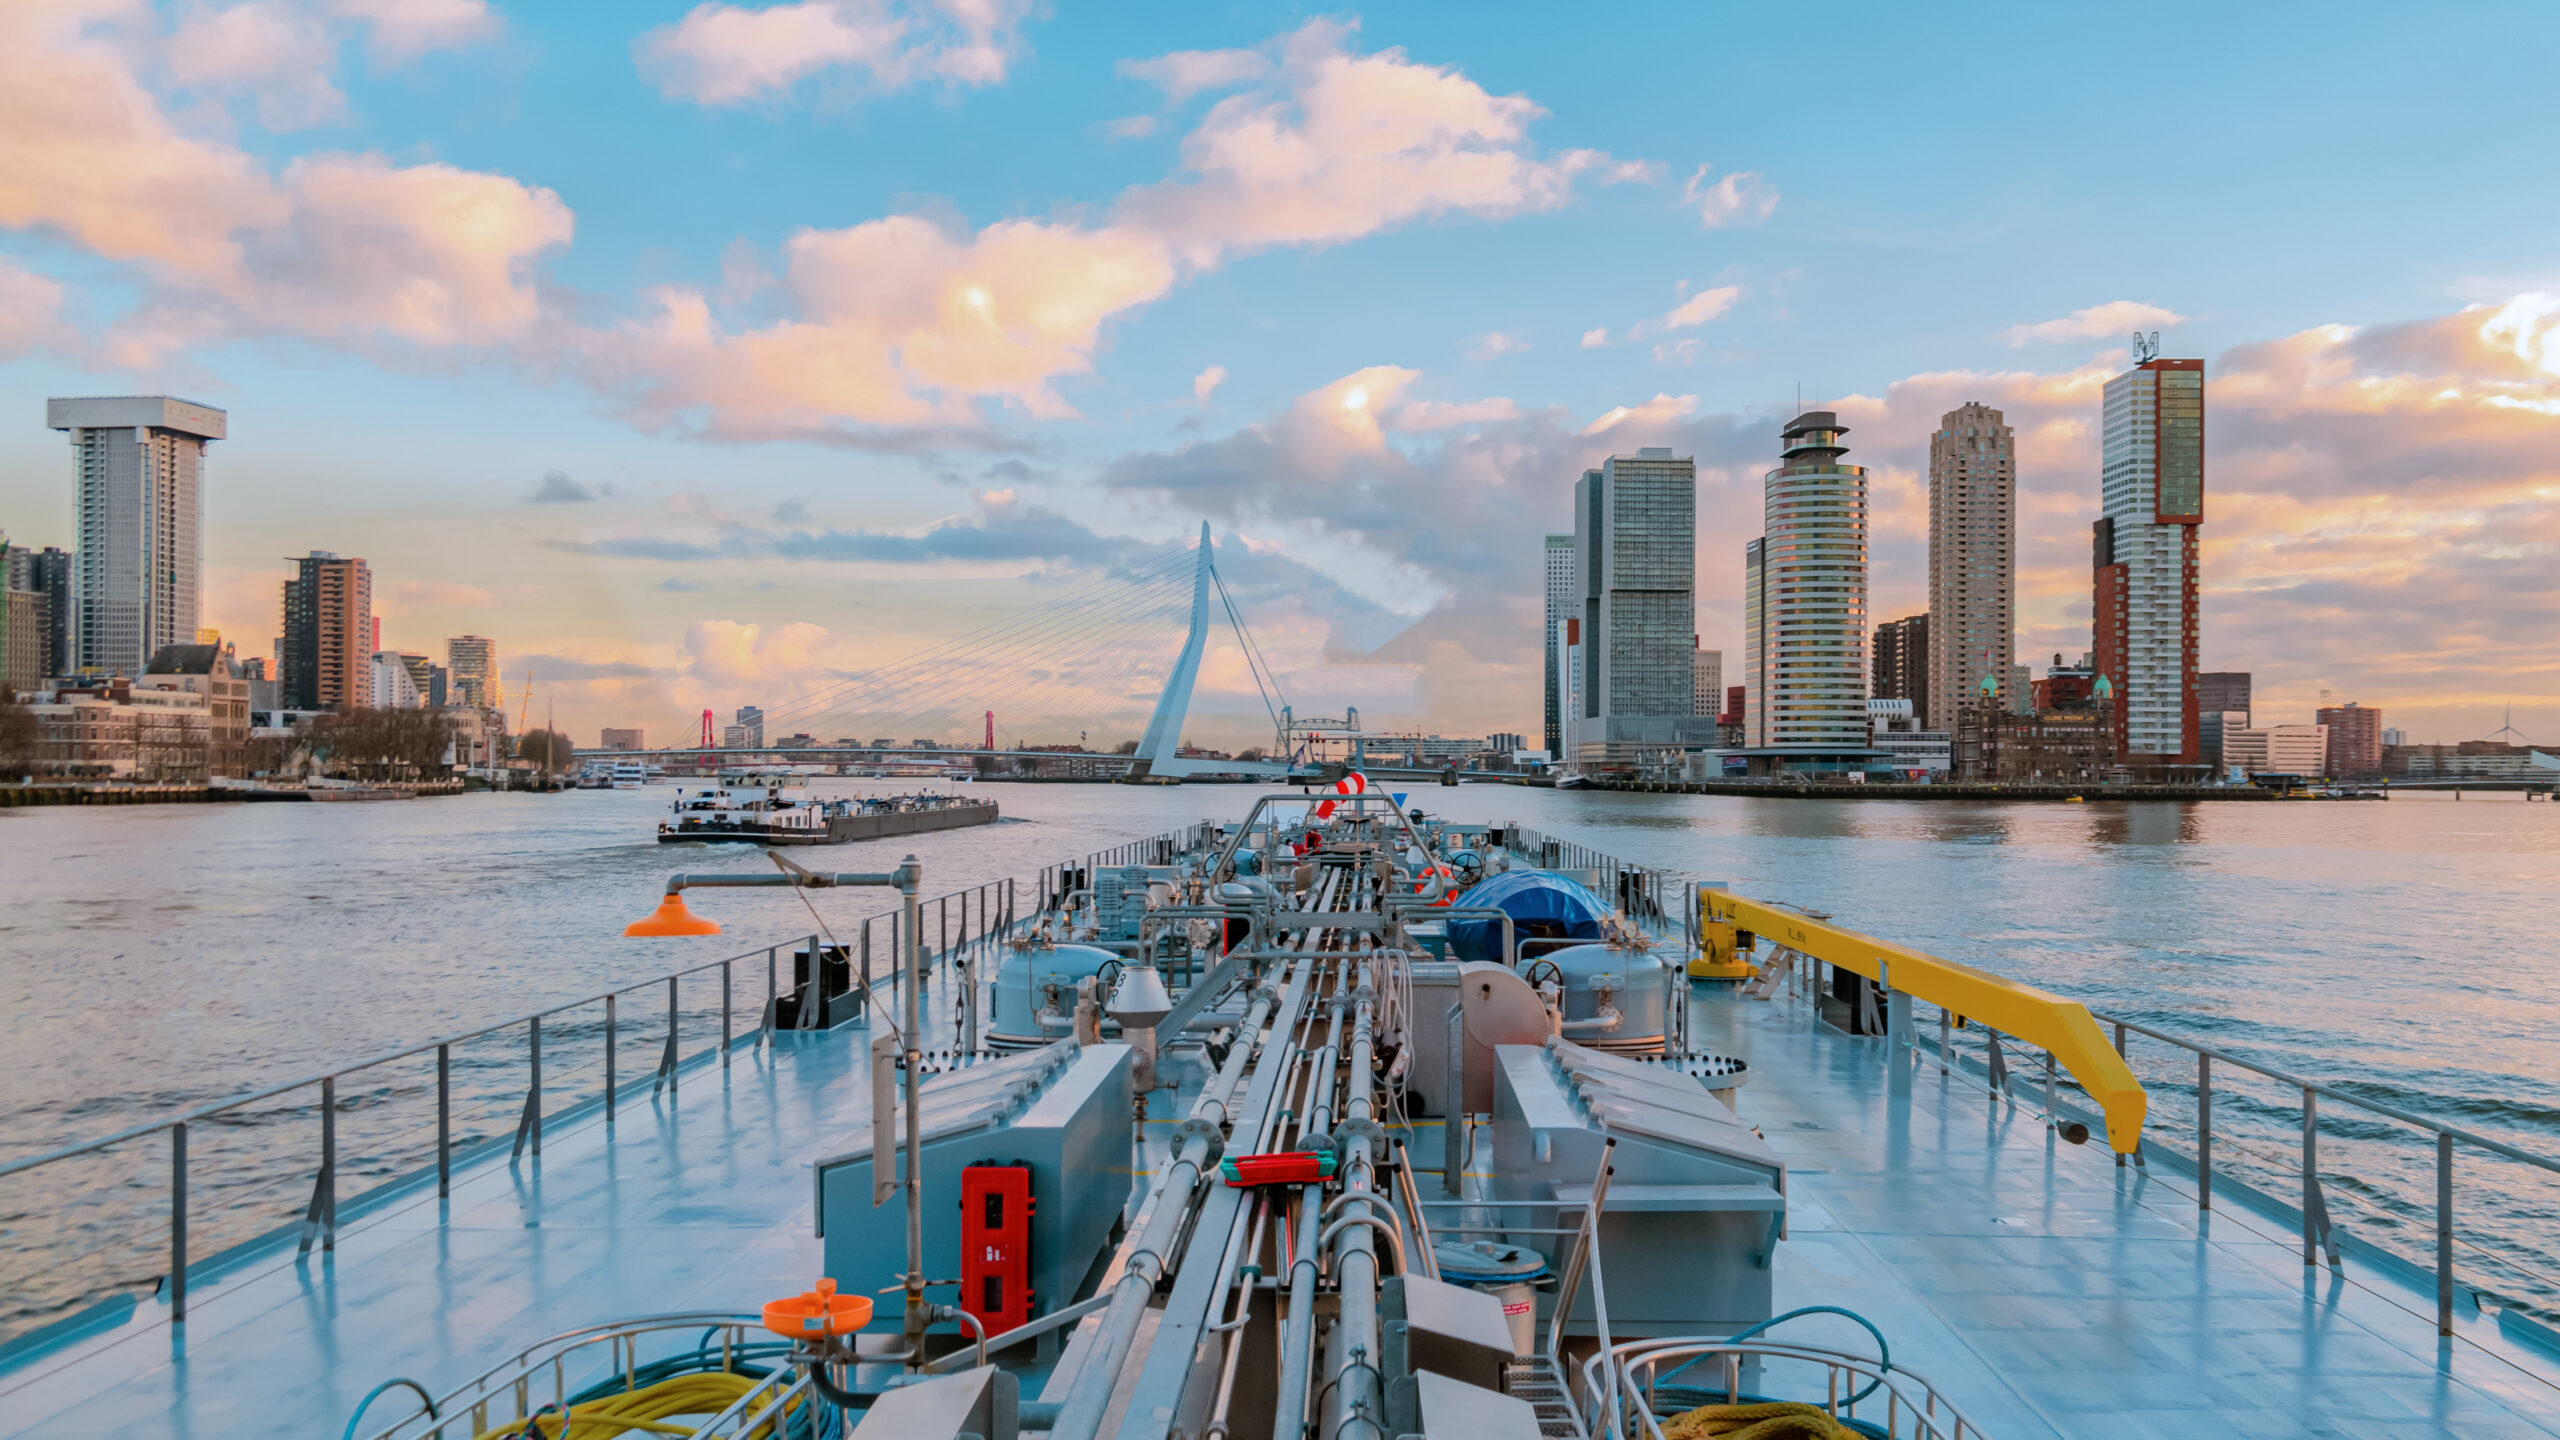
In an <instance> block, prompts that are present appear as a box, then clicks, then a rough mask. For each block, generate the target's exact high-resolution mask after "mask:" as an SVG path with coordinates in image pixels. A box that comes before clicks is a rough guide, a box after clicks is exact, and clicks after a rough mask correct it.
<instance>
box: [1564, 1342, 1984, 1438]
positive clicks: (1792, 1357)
mask: <svg viewBox="0 0 2560 1440" xmlns="http://www.w3.org/2000/svg"><path fill="white" fill-rule="evenodd" d="M1582 1372H1583V1377H1582V1388H1583V1393H1584V1394H1586V1395H1593V1396H1606V1397H1608V1404H1607V1407H1606V1408H1605V1409H1603V1408H1598V1407H1595V1409H1594V1412H1593V1413H1594V1418H1596V1419H1598V1420H1599V1421H1600V1428H1599V1433H1600V1434H1601V1435H1604V1436H1607V1437H1610V1440H1663V1428H1662V1422H1663V1420H1664V1419H1665V1418H1666V1416H1677V1415H1680V1414H1682V1413H1685V1412H1686V1411H1689V1410H1693V1409H1697V1408H1700V1407H1703V1406H1711V1405H1742V1404H1749V1403H1752V1402H1754V1401H1757V1400H1763V1399H1776V1400H1785V1399H1793V1398H1796V1397H1798V1396H1809V1395H1814V1394H1819V1395H1820V1396H1821V1397H1822V1398H1821V1399H1819V1400H1812V1399H1807V1400H1804V1401H1802V1403H1804V1404H1808V1405H1816V1406H1819V1407H1820V1408H1821V1410H1822V1411H1823V1413H1824V1414H1826V1415H1829V1416H1830V1417H1831V1418H1833V1419H1834V1420H1855V1421H1860V1422H1862V1423H1863V1424H1865V1425H1867V1426H1871V1427H1873V1428H1874V1430H1877V1431H1881V1432H1882V1433H1883V1434H1885V1435H1887V1436H1890V1437H1893V1440H1906V1437H1907V1440H1987V1436H1986V1435H1985V1433H1984V1431H1983V1429H1982V1427H1981V1426H1980V1425H1977V1424H1975V1423H1974V1422H1973V1420H1972V1419H1971V1418H1970V1417H1968V1416H1967V1415H1966V1414H1965V1413H1964V1412H1963V1411H1962V1410H1960V1409H1958V1408H1957V1407H1956V1404H1955V1402H1954V1401H1952V1400H1949V1399H1948V1398H1947V1397H1946V1396H1944V1395H1941V1394H1939V1393H1938V1389H1937V1387H1936V1386H1934V1385H1931V1384H1930V1383H1929V1382H1928V1381H1927V1380H1926V1379H1924V1378H1922V1377H1920V1376H1918V1375H1915V1374H1913V1373H1911V1372H1910V1371H1908V1370H1904V1369H1902V1368H1900V1367H1898V1366H1895V1365H1891V1364H1888V1363H1886V1362H1885V1361H1884V1360H1882V1359H1878V1358H1870V1357H1867V1356H1863V1355H1857V1354H1853V1353H1851V1352H1849V1351H1845V1350H1834V1349H1830V1348H1828V1347H1825V1346H1820V1345H1806V1344H1798V1343H1792V1342H1788V1341H1781V1340H1770V1339H1766V1338H1759V1337H1755V1338H1752V1339H1749V1340H1742V1341H1734V1340H1729V1339H1725V1338H1723V1337H1711V1336H1679V1337H1662V1338H1652V1339H1644V1340H1629V1341H1626V1342H1624V1343H1621V1344H1619V1345H1616V1346H1612V1347H1610V1348H1609V1349H1606V1350H1603V1351H1597V1352H1594V1353H1593V1354H1592V1355H1591V1356H1589V1357H1588V1358H1587V1359H1585V1360H1584V1361H1583V1362H1582ZM1807 1372H1812V1373H1810V1374H1808V1373H1807ZM1780 1374H1783V1376H1784V1377H1785V1379H1786V1380H1787V1381H1793V1380H1795V1379H1796V1378H1797V1377H1802V1378H1803V1379H1804V1380H1805V1381H1806V1382H1808V1383H1803V1384H1797V1383H1780V1382H1778V1381H1777V1380H1775V1379H1774V1377H1776V1376H1778V1375H1780ZM1691 1377H1694V1378H1691ZM1747 1385H1748V1386H1757V1387H1759V1388H1758V1389H1756V1390H1754V1389H1747V1388H1745V1387H1746V1386H1747Z"/></svg>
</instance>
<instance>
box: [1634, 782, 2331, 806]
mask: <svg viewBox="0 0 2560 1440" xmlns="http://www.w3.org/2000/svg"><path fill="white" fill-rule="evenodd" d="M1590 788H1591V789H1594V790H1631V791H1641V792H1645V793H1648V794H1659V795H1757V796H1760V797H1762V798H1764V799H1765V798H1768V797H1772V796H1783V797H1785V798H1788V799H1812V800H2066V801H2067V800H2277V799H2282V798H2285V797H2283V796H2280V795H2278V794H2277V793H2276V792H2275V791H2273V790H2261V789H2259V788H2258V787H2256V786H2254V785H2101V784H2095V783H2088V782H2081V783H2073V782H2070V781H2061V780H2057V781H2051V782H2046V783H2038V782H2035V781H2026V782H2018V781H1998V782H1986V783H1982V784H1968V783H1966V782H1963V781H1953V782H1940V783H1937V784H1931V785H1903V784H1879V783H1877V782H1875V781H1872V780H1870V781H1868V782H1866V783H1865V784H1842V783H1836V782H1835V783H1831V784H1814V783H1801V784H1791V783H1788V782H1786V781H1769V780H1760V781H1752V780H1598V779H1595V780H1594V781H1592V783H1591V786H1590Z"/></svg>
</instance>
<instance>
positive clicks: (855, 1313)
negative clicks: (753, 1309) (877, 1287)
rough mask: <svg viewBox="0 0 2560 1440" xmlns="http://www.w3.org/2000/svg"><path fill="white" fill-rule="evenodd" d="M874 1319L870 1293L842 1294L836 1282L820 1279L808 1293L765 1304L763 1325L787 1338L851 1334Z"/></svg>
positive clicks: (797, 1338)
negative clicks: (872, 1317) (839, 1292)
mask: <svg viewBox="0 0 2560 1440" xmlns="http://www.w3.org/2000/svg"><path fill="white" fill-rule="evenodd" d="M870 1323H871V1297H870V1296H868V1295H839V1294H837V1293H836V1282H834V1281H833V1280H821V1281H819V1282H818V1288H817V1289H815V1290H812V1291H810V1292H809V1293H808V1294H806V1295H793V1296H791V1297H789V1298H788V1299H783V1300H775V1301H772V1302H771V1303H769V1304H767V1305H766V1306H765V1307H764V1328H766V1329H767V1330H770V1331H772V1332H773V1333H774V1334H776V1335H780V1336H783V1337H785V1338H787V1339H792V1340H802V1339H807V1338H809V1337H811V1336H816V1335H850V1334H852V1333H853V1332H854V1331H856V1330H859V1329H861V1328H862V1327H863V1326H865V1325H868V1324H870Z"/></svg>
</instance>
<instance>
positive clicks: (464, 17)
mask: <svg viewBox="0 0 2560 1440" xmlns="http://www.w3.org/2000/svg"><path fill="white" fill-rule="evenodd" d="M330 8H331V9H332V10H334V11H336V12H337V13H338V14H340V15H344V16H348V17H350V18H352V19H358V20H362V21H364V22H365V23H366V24H367V25H368V26H370V27H371V30H370V34H369V37H368V39H369V48H370V50H371V52H372V55H373V58H374V60H375V61H376V62H377V63H379V64H386V65H398V64H403V63H406V62H407V61H410V60H414V59H416V58H417V57H418V56H420V55H424V54H427V53H428V52H430V51H435V50H458V49H461V48H462V47H464V46H466V45H473V44H477V43H478V42H480V41H483V40H487V39H489V38H491V37H493V36H495V35H496V34H497V33H498V31H499V30H500V29H501V28H502V27H501V26H500V25H499V23H498V17H497V16H496V15H495V14H492V13H491V12H490V9H489V5H488V0H330Z"/></svg>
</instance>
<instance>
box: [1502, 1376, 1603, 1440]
mask: <svg viewBox="0 0 2560 1440" xmlns="http://www.w3.org/2000/svg"><path fill="white" fill-rule="evenodd" d="M1502 1388H1503V1390H1504V1391H1505V1392H1506V1393H1508V1394H1509V1395H1510V1396H1511V1397H1512V1398H1514V1399H1517V1400H1526V1401H1528V1402H1529V1404H1530V1406H1531V1408H1533V1409H1535V1410H1536V1411H1537V1412H1538V1433H1539V1434H1540V1435H1542V1436H1547V1437H1549V1440H1590V1436H1589V1434H1588V1433H1587V1432H1586V1431H1584V1430H1583V1428H1582V1422H1581V1421H1580V1420H1579V1419H1577V1418H1575V1416H1574V1413H1573V1407H1572V1406H1571V1405H1569V1404H1567V1403H1566V1402H1565V1396H1564V1377H1563V1376H1561V1375H1559V1374H1558V1373H1557V1372H1556V1369H1555V1367H1554V1366H1553V1365H1551V1364H1549V1363H1548V1362H1547V1360H1546V1359H1545V1357H1543V1356H1541V1357H1537V1358H1534V1359H1529V1360H1515V1361H1513V1362H1511V1364H1509V1365H1507V1366H1505V1367H1504V1368H1503V1372H1502Z"/></svg>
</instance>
